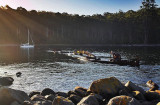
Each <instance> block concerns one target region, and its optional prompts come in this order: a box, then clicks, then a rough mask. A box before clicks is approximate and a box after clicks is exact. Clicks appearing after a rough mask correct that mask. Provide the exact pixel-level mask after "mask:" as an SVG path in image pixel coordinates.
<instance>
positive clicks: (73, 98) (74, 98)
mask: <svg viewBox="0 0 160 105" xmlns="http://www.w3.org/2000/svg"><path fill="white" fill-rule="evenodd" d="M69 99H70V100H71V101H72V102H73V103H74V104H75V105H77V103H79V102H80V101H81V99H82V97H80V96H77V95H74V94H72V95H70V97H69Z"/></svg>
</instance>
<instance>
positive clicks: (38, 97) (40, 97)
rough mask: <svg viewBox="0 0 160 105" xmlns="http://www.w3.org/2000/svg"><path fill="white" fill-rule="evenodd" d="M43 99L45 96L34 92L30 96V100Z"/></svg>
mask: <svg viewBox="0 0 160 105" xmlns="http://www.w3.org/2000/svg"><path fill="white" fill-rule="evenodd" d="M45 100H46V99H45V97H44V96H42V95H40V94H36V95H34V96H32V97H31V101H45Z"/></svg>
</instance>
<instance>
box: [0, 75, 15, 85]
mask: <svg viewBox="0 0 160 105" xmlns="http://www.w3.org/2000/svg"><path fill="white" fill-rule="evenodd" d="M13 81H14V79H13V78H12V77H0V85H2V86H10V85H12V84H13Z"/></svg>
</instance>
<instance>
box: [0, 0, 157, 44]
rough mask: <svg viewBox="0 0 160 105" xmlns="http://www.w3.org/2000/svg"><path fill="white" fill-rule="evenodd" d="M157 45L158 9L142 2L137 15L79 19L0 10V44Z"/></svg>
mask: <svg viewBox="0 0 160 105" xmlns="http://www.w3.org/2000/svg"><path fill="white" fill-rule="evenodd" d="M28 30H29V31H30V35H31V37H32V39H33V40H34V43H35V44H160V8H159V7H158V6H157V5H156V3H155V1H154V0H144V1H143V2H142V6H140V9H139V10H137V11H133V10H129V11H127V12H123V11H121V10H120V11H119V12H117V13H109V12H106V13H104V14H103V15H102V14H94V15H92V16H89V15H81V16H80V15H78V14H68V13H54V12H46V11H36V10H31V11H27V10H26V9H25V8H23V7H18V8H17V9H12V8H11V7H10V6H8V5H6V6H5V7H3V6H1V7H0V44H21V43H25V42H27V34H28V32H27V31H28Z"/></svg>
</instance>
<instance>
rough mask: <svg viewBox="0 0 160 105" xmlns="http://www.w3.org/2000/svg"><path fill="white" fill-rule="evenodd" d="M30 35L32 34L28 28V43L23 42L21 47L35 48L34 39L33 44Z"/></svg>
mask: <svg viewBox="0 0 160 105" xmlns="http://www.w3.org/2000/svg"><path fill="white" fill-rule="evenodd" d="M29 36H30V33H29V29H28V43H25V44H21V45H20V47H21V48H34V44H33V40H32V38H31V40H32V44H30V43H29V42H30V40H29Z"/></svg>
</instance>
